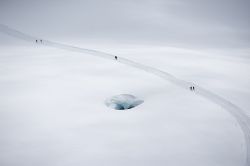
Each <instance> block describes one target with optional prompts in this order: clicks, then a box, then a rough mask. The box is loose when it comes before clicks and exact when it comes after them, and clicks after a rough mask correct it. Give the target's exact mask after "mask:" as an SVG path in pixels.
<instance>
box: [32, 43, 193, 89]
mask: <svg viewBox="0 0 250 166" xmlns="http://www.w3.org/2000/svg"><path fill="white" fill-rule="evenodd" d="M38 42H39V43H43V40H42V39H40V40H36V43H38ZM114 58H115V60H118V57H117V56H115V57H114ZM189 89H190V90H191V91H195V88H194V86H190V87H189Z"/></svg>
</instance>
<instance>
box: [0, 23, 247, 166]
mask: <svg viewBox="0 0 250 166" xmlns="http://www.w3.org/2000/svg"><path fill="white" fill-rule="evenodd" d="M0 31H1V32H3V33H5V34H8V35H10V36H13V37H16V38H19V39H22V40H25V41H28V42H32V43H35V41H36V40H39V41H40V40H42V42H40V44H42V45H45V46H49V47H55V48H59V49H63V50H68V51H73V52H79V53H86V54H91V55H94V56H99V57H102V58H106V59H110V60H116V61H117V62H120V63H122V64H126V65H128V66H131V67H134V68H137V69H141V70H144V71H146V72H148V73H151V74H154V75H157V76H159V77H161V78H163V79H165V80H167V81H169V82H172V83H173V84H175V85H177V86H179V87H182V88H184V89H186V90H189V87H190V86H194V87H195V91H193V92H194V93H195V94H197V95H200V96H202V97H204V98H206V99H207V100H209V101H211V102H213V103H215V104H217V105H219V106H221V107H222V108H224V109H225V110H226V111H228V112H229V113H230V114H231V115H232V116H233V117H234V118H235V119H236V120H237V122H238V124H239V125H240V127H241V129H242V131H243V133H244V137H245V143H246V150H247V152H246V166H249V165H250V118H249V117H248V116H247V115H246V113H245V112H244V111H243V110H242V109H241V108H239V107H238V106H236V105H234V104H233V103H232V102H230V101H228V100H226V99H224V98H222V97H220V96H219V95H217V94H214V93H212V92H210V91H208V90H206V89H204V88H202V87H200V86H198V85H196V84H194V83H191V82H187V81H184V80H181V79H178V78H176V77H175V76H173V75H171V74H169V73H167V72H164V71H161V70H159V69H156V68H153V67H150V66H147V65H143V64H140V63H137V62H134V61H131V60H129V59H126V58H122V57H118V58H116V57H117V56H115V55H112V54H108V53H105V52H101V51H96V50H90V49H84V48H79V47H74V46H70V45H65V44H60V43H57V42H52V41H49V40H43V39H40V38H37V37H33V36H30V35H27V34H25V33H22V32H20V31H17V30H15V29H12V28H9V27H8V26H6V25H3V24H0Z"/></svg>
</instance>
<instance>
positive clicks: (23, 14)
mask: <svg viewBox="0 0 250 166" xmlns="http://www.w3.org/2000/svg"><path fill="white" fill-rule="evenodd" d="M249 8H250V1H249V0H126V1H125V0H124V1H122V0H105V1H104V0H68V1H67V0H42V1H41V0H40V1H36V0H0V23H2V24H6V25H8V26H10V27H13V28H16V29H19V30H21V31H24V32H26V33H31V34H33V35H39V36H41V37H46V38H49V37H52V38H53V39H54V38H65V39H67V38H68V39H74V38H79V39H84V40H85V41H88V40H93V39H95V40H102V41H103V40H104V41H105V40H107V41H108V40H112V41H119V42H121V43H122V42H127V43H138V44H143V43H152V44H153V43H154V44H157V43H160V44H164V45H170V46H172V45H174V46H180V47H182V46H183V47H194V48H195V47H197V48H199V47H205V48H223V49H224V48H243V49H248V48H249V46H250V33H249V29H250V21H249V20H250V19H249V18H250V12H249V11H250V10H249Z"/></svg>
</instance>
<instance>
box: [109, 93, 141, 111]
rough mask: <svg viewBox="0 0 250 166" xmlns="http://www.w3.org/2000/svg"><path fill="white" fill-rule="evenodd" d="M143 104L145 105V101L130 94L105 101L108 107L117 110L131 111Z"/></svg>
mask: <svg viewBox="0 0 250 166" xmlns="http://www.w3.org/2000/svg"><path fill="white" fill-rule="evenodd" d="M141 103H143V100H140V99H138V98H136V97H135V96H133V95H129V94H121V95H116V96H113V97H111V98H109V99H107V100H106V101H105V104H106V106H108V107H110V108H113V109H116V110H126V109H131V108H134V107H136V106H138V105H140V104H141Z"/></svg>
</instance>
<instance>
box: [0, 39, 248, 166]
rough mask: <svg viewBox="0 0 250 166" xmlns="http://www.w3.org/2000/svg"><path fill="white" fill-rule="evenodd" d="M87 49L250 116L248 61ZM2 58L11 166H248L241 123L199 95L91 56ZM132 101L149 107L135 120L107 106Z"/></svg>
mask: <svg viewBox="0 0 250 166" xmlns="http://www.w3.org/2000/svg"><path fill="white" fill-rule="evenodd" d="M1 35H2V34H1ZM10 40H13V41H14V42H16V39H10ZM65 42H66V41H65ZM66 43H67V42H66ZM87 46H88V48H94V49H97V50H103V51H105V52H110V53H112V54H114V55H119V56H122V57H125V58H128V59H131V60H134V61H137V62H140V63H141V64H146V65H149V66H153V67H157V68H158V69H161V70H163V71H168V72H169V73H171V74H173V75H175V76H178V78H182V79H183V80H187V81H190V82H195V83H197V84H199V85H201V86H202V87H206V89H209V90H210V91H212V92H216V93H217V94H220V95H221V96H223V97H224V98H226V99H229V100H230V101H233V102H234V103H235V104H237V105H238V106H240V107H241V108H242V109H243V110H244V111H248V110H249V108H250V105H249V102H248V99H249V97H250V92H249V89H250V88H249V81H250V78H249V75H248V71H249V69H250V65H249V64H250V63H249V59H248V58H247V57H243V56H240V57H235V56H231V57H228V56H224V55H223V53H217V54H216V52H213V51H211V50H210V52H209V51H206V52H205V53H203V52H200V51H199V50H185V49H179V48H168V47H154V46H151V47H149V46H121V45H117V44H110V45H108V44H106V45H98V44H92V45H91V44H88V45H87ZM85 47H86V46H85ZM0 49H1V55H0V58H1V59H0V67H1V68H0V69H1V70H0V92H1V93H0V100H1V102H0V115H1V116H0V118H1V120H0V133H1V138H0V146H1V148H0V154H1V155H0V163H1V165H25V166H28V165H53V166H54V165H90V166H97V165H120V166H123V165H124V166H125V165H135V166H138V165H143V166H151V165H157V166H160V165H171V166H179V165H188V166H189V165H190V166H191V165H192V166H196V165H197V166H200V165H203V166H206V165H207V166H211V165H213V166H221V165H227V166H239V165H244V164H245V158H246V144H245V140H244V134H243V133H242V130H241V128H240V126H239V125H238V123H237V121H236V119H235V118H234V117H233V116H231V114H229V113H228V112H227V111H226V110H224V109H223V108H221V107H220V106H218V105H216V104H215V103H213V102H211V101H209V100H206V99H204V98H201V97H200V96H198V95H195V94H194V93H193V92H191V91H187V90H184V89H182V88H179V87H178V86H176V85H174V84H171V83H170V82H167V81H165V80H162V79H161V78H159V77H157V76H155V75H153V74H149V73H147V72H144V71H140V70H137V69H135V68H132V67H129V66H127V65H124V64H120V63H117V62H116V61H110V60H106V59H102V58H99V57H94V56H90V55H89V54H83V53H72V52H65V51H63V50H58V49H55V48H48V47H45V46H42V45H38V44H35V43H34V44H32V43H30V44H27V43H25V44H23V42H20V46H19V47H18V45H16V44H15V45H10V46H2V47H1V48H0ZM208 53H212V54H209V56H207V54H208ZM197 62H199V63H197ZM124 93H126V94H133V95H135V96H138V97H139V98H141V99H143V100H144V101H145V102H144V103H143V104H142V105H140V107H135V108H133V110H134V111H128V112H127V111H110V110H109V108H107V107H106V106H105V104H104V103H103V101H104V100H105V99H106V98H107V97H109V96H112V95H116V94H124ZM246 114H249V112H246Z"/></svg>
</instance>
